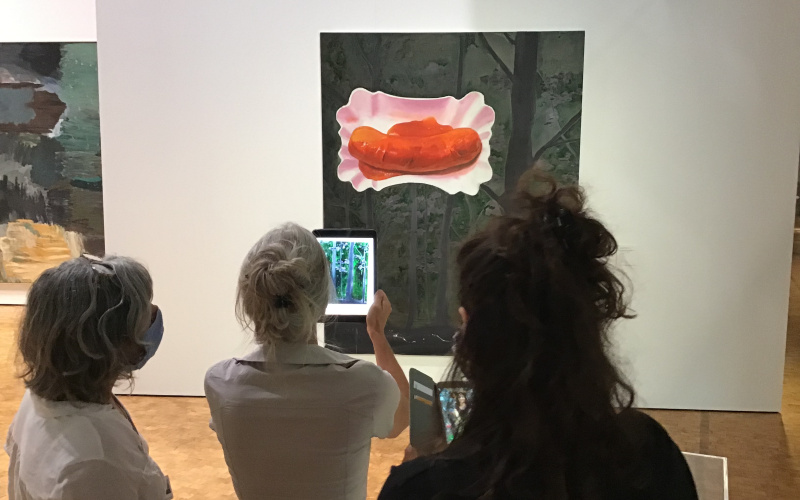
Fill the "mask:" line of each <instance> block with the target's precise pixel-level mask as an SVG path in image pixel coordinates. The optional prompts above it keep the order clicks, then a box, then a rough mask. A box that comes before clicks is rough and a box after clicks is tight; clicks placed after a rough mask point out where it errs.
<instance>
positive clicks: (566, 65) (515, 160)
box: [320, 32, 584, 355]
mask: <svg viewBox="0 0 800 500" xmlns="http://www.w3.org/2000/svg"><path fill="white" fill-rule="evenodd" d="M583 47H584V33H583V32H516V33H413V34H403V33H392V34H381V33H323V34H321V36H320V49H321V50H320V52H321V70H322V71H321V73H322V119H323V128H322V137H323V172H322V175H323V187H324V192H323V196H324V199H323V207H324V219H325V227H326V228H369V229H375V230H376V231H377V234H378V243H377V245H378V246H377V251H376V259H377V275H378V283H377V285H378V287H379V288H382V289H383V290H384V291H386V293H387V295H388V296H389V298H390V300H391V301H392V305H393V313H392V315H391V317H390V319H389V324H388V326H387V336H388V338H389V340H390V343H391V344H392V346H393V347H394V349H395V352H397V353H398V354H430V355H441V354H447V353H448V352H449V351H450V347H451V342H452V336H453V333H454V332H455V331H456V329H457V328H458V313H457V309H458V299H457V289H456V281H455V268H454V256H455V252H456V251H457V249H458V247H459V244H460V243H461V241H463V240H464V239H465V238H466V237H467V236H469V235H470V234H472V233H473V232H474V231H476V230H478V229H480V228H481V227H482V226H483V225H484V224H485V223H486V221H487V220H489V218H491V217H492V216H494V215H498V214H502V213H503V212H504V210H505V209H506V207H507V206H508V201H509V197H510V193H511V191H512V190H513V189H514V187H515V186H516V185H517V183H518V181H519V179H520V177H521V176H522V174H523V173H524V172H526V171H527V170H529V169H530V168H532V167H534V166H535V167H537V168H539V169H542V170H545V171H548V172H550V173H551V174H552V175H553V176H555V177H556V178H557V179H558V180H560V181H561V182H563V183H567V184H571V183H577V182H578V170H579V162H580V131H581V123H580V122H581V101H582V93H583ZM326 343H327V344H328V345H329V346H330V347H332V348H335V349H339V350H342V351H344V352H350V353H367V352H371V345H370V343H369V340H368V338H367V336H366V332H365V331H363V327H357V326H356V327H351V328H336V327H331V328H326Z"/></svg>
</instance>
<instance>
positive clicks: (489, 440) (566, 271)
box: [445, 175, 634, 499]
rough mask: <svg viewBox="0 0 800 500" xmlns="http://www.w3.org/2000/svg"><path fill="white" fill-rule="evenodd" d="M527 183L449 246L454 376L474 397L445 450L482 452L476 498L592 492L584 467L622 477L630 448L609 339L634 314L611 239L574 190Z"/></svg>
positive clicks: (630, 395)
mask: <svg viewBox="0 0 800 500" xmlns="http://www.w3.org/2000/svg"><path fill="white" fill-rule="evenodd" d="M534 180H535V182H534V183H533V184H534V185H535V186H536V189H535V190H533V191H535V192H532V190H530V189H527V190H521V191H519V192H518V193H517V195H516V197H515V199H514V202H513V207H512V208H511V209H510V210H509V212H508V213H507V215H504V216H501V217H497V218H495V219H493V220H492V221H491V222H490V223H489V224H488V225H487V227H485V228H484V229H483V230H482V231H480V232H478V233H477V234H475V235H474V236H472V237H471V238H470V239H469V240H468V241H466V242H465V243H464V244H463V246H462V247H461V250H460V252H459V254H458V260H457V262H458V268H459V272H460V275H459V277H460V300H461V305H462V306H463V307H464V309H465V310H466V312H467V315H468V320H467V322H466V324H465V325H464V327H463V329H462V331H461V332H460V333H459V334H458V335H457V337H456V341H455V346H454V363H453V367H454V372H453V375H458V376H462V377H465V378H466V379H467V380H468V381H469V382H470V385H471V387H472V390H473V397H472V401H471V403H470V405H469V408H468V412H467V418H466V419H465V420H464V423H463V425H462V427H461V428H460V429H459V431H458V436H457V439H456V440H455V441H454V442H453V444H452V445H451V447H450V448H449V449H448V451H447V452H446V453H445V455H450V456H458V455H470V456H477V457H480V462H481V468H480V470H481V471H482V475H481V477H479V479H478V482H477V486H478V489H477V490H476V491H479V492H480V494H481V495H483V496H481V498H539V499H567V498H569V499H575V498H581V499H584V498H594V497H593V496H592V494H590V493H587V492H589V491H591V490H592V489H593V488H592V487H589V486H587V485H588V484H589V483H591V481H592V479H591V478H590V477H589V476H591V475H592V471H594V472H598V471H600V470H602V471H603V474H604V475H605V474H627V473H628V472H627V471H626V465H625V464H626V463H627V462H630V458H631V456H632V455H631V453H632V448H631V447H629V446H627V445H626V444H625V443H626V440H625V439H623V433H622V429H620V428H619V425H618V420H619V419H617V418H616V416H617V414H618V412H619V411H620V409H627V408H630V407H631V406H632V404H633V401H634V390H633V388H632V387H631V385H630V384H629V383H627V382H626V381H625V379H624V378H623V376H622V374H621V373H620V372H619V370H618V369H617V367H616V366H615V364H614V362H613V361H612V359H611V358H610V355H609V339H608V333H609V327H610V325H611V324H612V323H613V322H614V321H615V320H617V319H620V318H628V317H631V316H632V315H631V313H630V312H629V309H628V305H627V302H626V297H625V287H624V286H623V283H622V281H621V280H620V279H619V278H618V277H617V276H616V275H615V273H614V272H613V271H612V269H611V268H610V266H609V262H608V260H609V258H610V257H611V256H612V255H614V254H615V253H616V251H617V242H616V240H615V239H614V237H613V236H612V235H611V233H610V232H609V231H608V230H607V229H606V228H605V227H604V226H603V224H602V223H601V222H600V221H598V220H597V219H595V218H594V217H592V216H591V214H589V213H588V212H587V211H586V209H585V207H584V201H585V200H584V194H583V192H582V191H581V190H580V189H579V188H578V187H559V186H558V185H557V184H556V183H555V182H554V181H553V180H552V179H549V178H543V177H541V176H540V175H536V178H535V179H534ZM530 181H531V179H530V178H526V179H523V182H528V183H530ZM598 473H599V472H598ZM594 479H597V480H600V479H601V478H596V477H595V478H594ZM478 496H480V495H478Z"/></svg>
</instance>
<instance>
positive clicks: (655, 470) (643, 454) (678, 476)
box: [619, 410, 697, 500]
mask: <svg viewBox="0 0 800 500" xmlns="http://www.w3.org/2000/svg"><path fill="white" fill-rule="evenodd" d="M619 417H620V422H621V424H622V426H623V432H624V433H625V434H626V435H627V436H628V439H629V441H630V442H631V443H632V444H633V445H634V447H635V448H636V452H637V453H638V457H639V467H641V469H640V470H642V471H643V473H645V476H646V477H649V478H650V480H649V483H650V485H651V488H652V490H653V491H654V492H656V491H658V492H661V493H660V494H664V493H667V494H668V495H669V496H668V497H664V498H674V499H691V500H696V499H697V491H696V488H695V484H694V479H693V478H692V473H691V470H689V464H688V463H687V462H686V458H685V457H684V456H683V453H682V452H681V450H680V448H678V445H677V444H676V443H675V441H673V440H672V437H670V435H669V433H668V432H667V430H666V429H665V428H664V427H663V426H662V425H661V424H660V423H658V421H656V420H655V419H654V418H653V417H651V416H649V415H647V414H645V413H643V412H640V411H636V410H626V411H624V412H622V413H620V415H619ZM653 498H662V497H660V496H655V497H653Z"/></svg>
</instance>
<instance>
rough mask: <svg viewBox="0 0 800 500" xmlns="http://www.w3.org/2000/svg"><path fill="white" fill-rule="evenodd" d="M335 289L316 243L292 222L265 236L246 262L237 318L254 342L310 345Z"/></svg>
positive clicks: (240, 280) (315, 240)
mask: <svg viewBox="0 0 800 500" xmlns="http://www.w3.org/2000/svg"><path fill="white" fill-rule="evenodd" d="M332 289H333V286H332V283H331V274H330V265H329V264H328V259H327V258H326V257H325V252H324V251H323V250H322V247H321V246H320V244H319V242H318V241H317V239H316V238H315V237H314V235H313V234H311V232H310V231H308V230H307V229H305V228H303V227H301V226H299V225H298V224H295V223H293V222H289V223H286V224H283V225H281V226H279V227H277V228H275V229H273V230H272V231H270V232H268V233H267V234H265V235H264V236H263V237H262V238H261V239H260V240H258V242H257V243H256V244H255V245H253V248H251V249H250V252H248V254H247V256H246V257H245V259H244V262H243V263H242V268H241V271H240V273H239V283H238V287H237V292H236V317H237V318H238V319H239V322H240V323H241V324H242V326H243V327H244V328H246V329H249V330H251V331H252V332H253V335H254V336H255V340H256V342H258V343H259V344H262V345H264V346H266V347H267V348H269V349H270V350H271V349H272V348H274V346H275V344H276V343H278V342H309V341H311V340H312V339H314V338H315V336H316V324H317V322H318V321H320V320H321V319H322V318H323V317H324V315H325V308H326V307H327V305H328V298H329V297H330V294H331V290H332Z"/></svg>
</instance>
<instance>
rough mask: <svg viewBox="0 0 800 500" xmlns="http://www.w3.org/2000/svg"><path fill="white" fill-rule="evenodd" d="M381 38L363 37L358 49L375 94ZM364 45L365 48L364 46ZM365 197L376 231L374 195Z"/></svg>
mask: <svg viewBox="0 0 800 500" xmlns="http://www.w3.org/2000/svg"><path fill="white" fill-rule="evenodd" d="M382 43H383V36H382V35H381V34H380V33H375V34H367V35H363V37H362V40H361V42H360V43H359V47H360V48H361V54H362V56H363V57H364V62H365V63H366V65H367V70H368V71H369V76H370V84H371V85H370V88H369V90H371V91H373V92H375V91H378V90H382V89H381V82H382V80H383V71H382V70H383V65H382V64H381V50H382ZM365 45H366V46H365ZM364 196H365V199H364V201H365V205H366V207H365V209H364V210H365V212H366V214H365V216H366V217H364V220H365V221H366V224H367V228H368V229H376V227H375V201H374V197H375V193H374V191H373V190H372V189H368V190H367V192H366V193H365V194H364Z"/></svg>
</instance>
